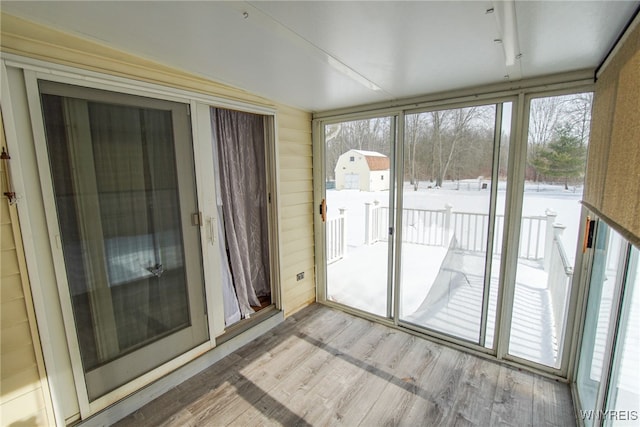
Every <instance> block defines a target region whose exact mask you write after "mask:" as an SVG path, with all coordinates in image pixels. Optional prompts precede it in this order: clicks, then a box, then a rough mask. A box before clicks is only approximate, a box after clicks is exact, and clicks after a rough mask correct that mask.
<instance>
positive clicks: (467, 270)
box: [397, 103, 511, 348]
mask: <svg viewBox="0 0 640 427" xmlns="http://www.w3.org/2000/svg"><path fill="white" fill-rule="evenodd" d="M510 117H511V104H510V103H507V104H498V105H495V104H492V105H479V106H471V107H464V108H455V109H448V110H435V111H427V112H419V113H412V114H407V115H405V132H404V176H403V183H402V190H401V191H402V209H401V210H400V215H401V228H402V232H401V233H400V234H399V235H398V239H397V240H398V241H399V246H400V258H401V261H400V265H401V267H400V269H401V271H400V281H399V282H400V283H399V285H400V298H399V299H400V301H399V311H400V312H399V318H400V320H401V321H403V322H406V323H409V324H411V325H412V326H414V327H419V328H425V329H429V330H432V331H435V332H438V333H440V334H445V335H449V336H452V337H455V338H457V339H462V340H465V341H470V342H472V343H475V344H479V345H482V346H487V347H489V348H492V346H493V337H494V330H495V325H494V323H495V312H496V303H497V295H498V276H499V274H498V273H499V262H500V249H501V247H502V240H501V239H502V224H503V222H504V221H503V219H504V205H505V204H504V199H505V190H506V170H507V169H506V161H507V158H506V157H507V156H506V154H507V150H508V135H509V129H510V124H511V120H510ZM502 123H504V124H505V126H504V127H503V126H502Z"/></svg>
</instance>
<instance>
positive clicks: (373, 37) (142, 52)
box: [0, 0, 640, 111]
mask: <svg viewBox="0 0 640 427" xmlns="http://www.w3.org/2000/svg"><path fill="white" fill-rule="evenodd" d="M639 3H640V2H639V1H636V0H634V1H631V0H627V1H607V0H602V1H597V0H596V1H593V0H591V1H544V2H543V1H515V3H510V2H504V1H493V2H492V1H465V2H463V1H422V2H420V1H418V2H399V1H389V2H315V1H298V2H273V1H258V2H213V1H197V2H187V1H155V2H137V1H84V2H58V1H44V2H31V1H29V2H25V1H6V0H3V1H2V3H1V4H0V8H1V9H2V11H3V12H6V13H9V14H12V15H16V16H20V17H23V18H25V19H29V20H32V21H35V22H40V23H43V24H45V25H48V26H51V27H54V28H58V29H61V30H64V31H67V32H69V33H72V34H76V35H80V36H82V37H85V38H88V39H91V40H95V41H98V42H100V43H103V44H106V45H108V46H111V47H114V48H117V49H120V50H123V51H126V52H130V53H133V54H136V55H138V56H140V57H143V58H147V59H151V60H155V61H157V62H160V63H163V64H166V65H169V66H173V67H176V68H179V69H182V70H186V71H189V72H191V73H195V74H198V75H201V76H205V77H208V78H210V79H213V80H216V81H219V82H222V83H226V84H229V85H232V86H235V87H238V88H241V89H244V90H247V91H250V92H252V93H255V94H258V95H261V96H264V97H266V98H269V99H272V100H274V101H278V102H282V103H285V104H289V105H292V106H296V107H300V108H303V109H306V110H309V111H323V110H327V109H334V108H341V107H347V106H354V105H359V104H365V103H372V102H378V101H388V100H394V99H399V98H405V97H411V96H418V95H423V94H429V93H434V92H441V91H444V90H452V89H461V88H465V87H472V86H478V85H483V84H490V83H498V82H501V81H504V80H518V79H520V78H529V77H537V76H542V75H548V74H554V73H560V72H565V71H573V70H581V69H595V67H597V66H598V64H599V63H600V62H601V61H602V59H603V58H604V56H605V55H606V53H607V52H608V51H609V49H610V48H611V46H612V45H613V43H614V42H615V40H616V39H617V37H618V36H619V34H620V33H621V31H622V30H623V29H624V27H625V25H626V24H627V23H628V22H629V21H630V20H631V18H632V16H633V13H634V11H635V10H636V9H637V8H638V4H639ZM510 6H513V8H514V10H515V11H514V15H515V18H516V19H515V20H514V25H513V26H511V27H509V25H508V21H505V20H504V19H502V18H501V17H503V16H507V15H509V14H510V12H509V10H510V9H509V7H510ZM491 8H494V12H493V13H487V10H488V9H491ZM509 28H512V29H513V30H515V32H514V33H513V34H510V33H509ZM496 39H503V42H502V43H500V42H496V41H494V40H496ZM511 45H515V49H514V51H512V54H517V53H520V54H521V57H520V59H517V60H515V63H514V64H513V65H512V66H507V62H508V61H507V58H508V57H507V56H506V55H507V54H506V53H505V48H508V47H509V46H511ZM515 51H517V52H515Z"/></svg>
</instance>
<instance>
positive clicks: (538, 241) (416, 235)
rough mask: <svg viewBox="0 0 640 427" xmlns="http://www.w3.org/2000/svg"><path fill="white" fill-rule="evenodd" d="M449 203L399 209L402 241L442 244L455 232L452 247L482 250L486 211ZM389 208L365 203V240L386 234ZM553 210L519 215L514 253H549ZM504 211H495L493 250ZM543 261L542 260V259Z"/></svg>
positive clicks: (498, 241)
mask: <svg viewBox="0 0 640 427" xmlns="http://www.w3.org/2000/svg"><path fill="white" fill-rule="evenodd" d="M452 208H453V207H452V206H450V205H447V206H446V207H445V209H437V210H428V209H403V210H402V242H403V243H414V244H417V245H428V246H444V245H447V244H448V241H449V239H448V236H449V235H450V233H453V235H455V236H456V240H457V242H458V244H457V246H456V248H458V249H463V250H467V251H472V252H482V251H484V250H485V249H486V247H487V238H488V235H489V214H486V213H476V212H456V211H453V210H452ZM388 216H389V208H387V207H384V206H378V205H377V204H376V203H374V204H373V205H372V204H366V205H365V233H366V234H365V236H366V237H365V243H367V244H372V243H375V242H378V241H385V240H387V238H388V235H389V231H388V228H387V218H388ZM555 218H556V214H555V213H554V212H551V211H547V214H546V215H544V216H523V217H522V223H521V226H520V248H519V253H518V257H519V258H525V259H534V260H535V259H542V258H544V254H545V253H547V254H549V253H550V250H551V247H548V248H547V247H546V246H545V243H546V242H547V241H548V242H551V241H552V234H550V233H552V231H553V223H554V221H555ZM503 226H504V215H496V224H495V232H494V236H493V253H494V254H497V255H498V254H500V253H501V252H502V236H503ZM545 263H546V261H545Z"/></svg>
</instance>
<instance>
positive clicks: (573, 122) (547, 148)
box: [509, 93, 592, 369]
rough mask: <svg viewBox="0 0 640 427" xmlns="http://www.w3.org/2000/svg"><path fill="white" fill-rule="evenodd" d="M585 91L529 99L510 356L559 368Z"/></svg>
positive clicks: (581, 163)
mask: <svg viewBox="0 0 640 427" xmlns="http://www.w3.org/2000/svg"><path fill="white" fill-rule="evenodd" d="M591 98H592V94H591V93H579V94H574V95H563V96H549V97H544V98H533V99H531V101H530V104H529V111H530V112H529V120H528V122H529V126H528V133H527V135H528V137H527V150H526V153H527V155H526V168H525V171H524V173H525V177H524V178H525V182H524V188H523V192H522V214H521V217H520V218H519V221H520V240H519V246H518V259H517V269H516V278H515V292H514V299H513V304H512V316H511V318H512V320H511V328H510V337H509V354H510V355H513V356H516V357H518V358H521V359H525V360H527V361H529V362H533V363H536V364H540V365H544V366H547V367H551V368H555V369H560V368H561V366H562V364H563V363H562V362H563V350H564V342H565V337H566V331H567V316H568V313H569V302H570V301H569V297H570V295H571V293H572V290H571V285H572V279H573V268H574V261H575V251H576V246H577V242H578V234H579V223H580V221H579V218H580V200H581V198H582V189H583V186H582V184H583V179H584V172H585V168H586V153H587V142H588V139H589V127H590V123H591Z"/></svg>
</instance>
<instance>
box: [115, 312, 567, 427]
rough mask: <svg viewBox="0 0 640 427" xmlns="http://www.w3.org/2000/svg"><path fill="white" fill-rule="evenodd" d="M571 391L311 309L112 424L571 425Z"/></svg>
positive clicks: (342, 315)
mask: <svg viewBox="0 0 640 427" xmlns="http://www.w3.org/2000/svg"><path fill="white" fill-rule="evenodd" d="M575 424H576V422H575V418H574V412H573V404H572V402H571V395H570V391H569V386H568V385H566V384H563V383H560V382H557V381H554V380H550V379H547V378H544V377H541V376H538V375H535V374H531V373H527V372H521V371H519V370H517V369H515V368H511V367H508V366H501V365H500V364H497V363H494V362H491V361H488V360H486V359H482V358H479V357H476V356H473V355H470V354H467V353H464V352H460V351H458V350H454V349H451V348H448V347H445V346H442V345H439V344H436V343H432V342H430V341H427V340H425V339H422V338H419V337H415V336H413V335H410V334H407V333H405V332H402V331H398V330H395V329H390V328H387V327H385V326H382V325H380V324H377V323H373V322H370V321H367V320H364V319H361V318H358V317H354V316H351V315H349V314H346V313H343V312H341V311H338V310H334V309H331V308H328V307H325V306H321V305H317V304H315V305H312V306H310V307H308V308H306V309H304V310H302V311H301V312H299V313H297V314H296V315H294V316H291V317H290V318H288V319H287V320H286V321H285V322H284V323H283V324H281V325H280V326H278V327H276V328H274V329H272V330H271V331H270V332H268V333H267V334H265V335H263V336H261V337H260V338H258V339H256V340H255V341H252V342H251V343H249V344H248V345H246V346H244V347H242V348H241V349H240V350H238V351H236V352H235V353H233V354H231V355H229V356H227V357H226V358H224V359H223V360H221V361H220V362H218V363H216V364H215V365H213V366H211V367H210V368H208V369H206V370H205V371H203V372H201V373H200V374H198V375H196V376H195V377H193V378H191V379H189V380H187V381H185V382H184V383H182V384H180V385H178V386H176V387H175V388H174V389H172V390H170V391H168V392H167V393H165V394H164V395H162V396H160V397H159V398H157V399H156V400H154V401H152V402H151V403H149V404H148V405H146V406H144V407H142V408H141V409H139V410H138V411H136V412H134V413H133V414H131V415H130V416H128V417H127V418H125V419H123V420H121V421H120V422H119V423H118V424H117V425H118V426H160V425H162V426H225V425H234V426H260V425H285V426H312V425H313V426H326V425H340V426H358V425H362V426H379V425H385V426H396V425H402V426H499V425H506V426H527V425H529V426H563V427H564V426H572V425H575Z"/></svg>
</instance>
